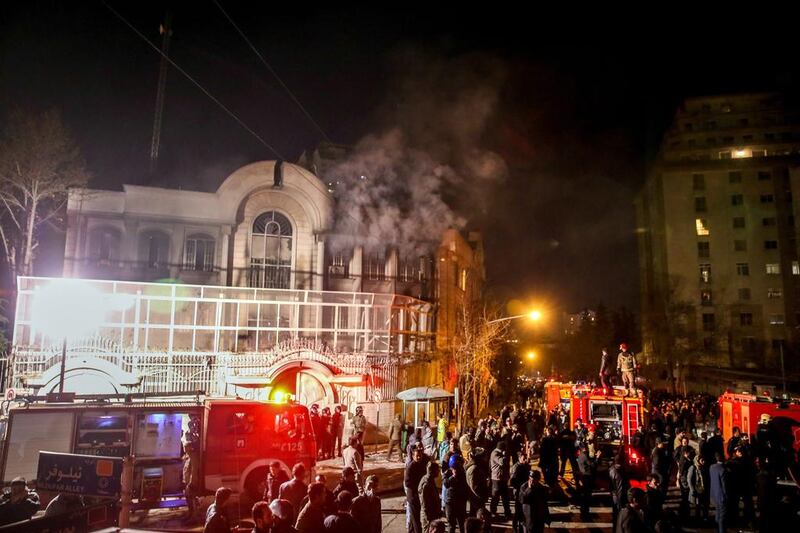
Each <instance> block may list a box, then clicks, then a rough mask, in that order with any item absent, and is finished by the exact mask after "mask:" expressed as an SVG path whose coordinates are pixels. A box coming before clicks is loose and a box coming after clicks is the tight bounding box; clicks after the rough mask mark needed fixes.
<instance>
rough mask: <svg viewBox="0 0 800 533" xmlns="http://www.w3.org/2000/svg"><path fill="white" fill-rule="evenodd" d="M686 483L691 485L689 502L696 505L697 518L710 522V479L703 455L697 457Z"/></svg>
mask: <svg viewBox="0 0 800 533" xmlns="http://www.w3.org/2000/svg"><path fill="white" fill-rule="evenodd" d="M686 482H687V483H688V485H689V502H690V503H691V504H692V505H694V508H695V512H696V515H695V516H696V517H697V518H698V519H699V520H704V521H705V520H708V502H709V495H708V491H709V486H710V483H711V481H710V479H709V477H708V465H707V464H706V459H705V457H704V456H703V455H700V454H698V455H696V456H695V458H694V462H693V463H692V466H690V467H689V470H688V472H687V473H686Z"/></svg>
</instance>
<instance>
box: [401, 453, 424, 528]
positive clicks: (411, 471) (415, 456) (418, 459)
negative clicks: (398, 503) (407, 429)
mask: <svg viewBox="0 0 800 533" xmlns="http://www.w3.org/2000/svg"><path fill="white" fill-rule="evenodd" d="M418 444H419V445H418V446H417V445H415V447H414V448H413V450H412V452H411V457H412V460H411V462H410V463H409V464H408V465H407V466H406V470H405V473H404V475H403V488H404V489H405V492H406V523H407V525H408V530H409V531H410V532H413V533H423V530H422V523H421V521H420V512H421V509H420V506H421V503H420V497H419V482H420V481H421V480H422V478H423V476H425V473H426V472H427V464H428V462H429V459H428V456H427V455H425V451H424V450H423V447H422V443H418Z"/></svg>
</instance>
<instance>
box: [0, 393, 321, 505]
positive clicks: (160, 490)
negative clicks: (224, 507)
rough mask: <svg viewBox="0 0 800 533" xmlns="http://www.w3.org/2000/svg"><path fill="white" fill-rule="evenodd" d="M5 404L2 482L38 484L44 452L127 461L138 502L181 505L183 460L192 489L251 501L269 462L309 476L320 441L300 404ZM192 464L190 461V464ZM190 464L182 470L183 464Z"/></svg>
mask: <svg viewBox="0 0 800 533" xmlns="http://www.w3.org/2000/svg"><path fill="white" fill-rule="evenodd" d="M41 400H42V399H36V400H33V401H22V402H14V404H13V405H10V406H9V405H8V402H6V405H5V406H4V407H5V409H4V419H5V420H4V422H5V428H4V429H5V431H3V432H2V433H0V438H2V439H3V440H2V456H0V457H2V464H0V479H2V480H3V481H4V482H6V483H7V482H9V481H10V480H11V479H13V478H14V477H16V476H24V477H25V478H26V479H29V480H30V479H36V470H37V464H38V456H39V451H40V450H45V451H51V452H65V453H78V454H85V455H101V456H114V457H133V461H134V463H133V464H134V468H133V484H132V486H133V500H134V506H136V507H141V508H147V507H159V506H175V505H181V504H182V503H183V502H182V497H183V470H184V465H185V461H186V457H187V456H188V457H190V458H192V460H194V461H195V464H194V465H192V468H191V471H192V474H193V477H194V479H195V480H198V481H199V482H198V481H195V482H194V483H193V486H194V487H195V490H196V491H197V492H198V493H199V494H202V493H211V492H213V491H214V490H216V489H217V488H218V487H221V486H226V487H229V488H231V489H232V490H234V491H235V492H239V493H248V495H249V496H250V497H253V498H257V497H260V496H261V494H262V493H263V483H264V481H265V479H266V476H267V470H268V468H269V466H268V465H269V464H270V463H271V462H273V461H278V462H279V463H280V464H281V467H282V468H283V469H284V470H286V472H287V474H288V473H289V472H291V468H292V466H293V465H294V464H295V463H298V462H301V463H303V464H305V466H306V468H307V469H308V470H309V471H311V469H313V468H314V466H315V458H316V456H317V453H316V444H315V442H314V435H313V432H312V428H311V424H310V421H309V417H308V410H307V408H306V407H305V406H303V405H300V404H295V403H279V402H260V401H250V400H239V399H206V398H203V397H201V396H197V397H194V398H188V397H183V398H176V397H171V398H150V397H148V398H147V399H146V400H145V399H133V398H131V397H130V396H129V397H128V401H119V400H117V399H116V398H113V399H112V398H110V397H105V398H103V397H99V396H94V397H91V398H88V397H87V398H81V397H78V398H76V400H75V401H74V402H71V403H47V402H45V401H41ZM195 458H196V460H195ZM187 466H188V465H187Z"/></svg>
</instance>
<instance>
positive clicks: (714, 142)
mask: <svg viewBox="0 0 800 533" xmlns="http://www.w3.org/2000/svg"><path fill="white" fill-rule="evenodd" d="M706 144H707V145H708V146H716V145H717V138H716V137H709V138H707V139H706Z"/></svg>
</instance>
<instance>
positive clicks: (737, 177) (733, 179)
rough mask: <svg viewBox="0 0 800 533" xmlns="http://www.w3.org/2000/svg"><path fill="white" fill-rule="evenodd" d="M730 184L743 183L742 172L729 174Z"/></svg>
mask: <svg viewBox="0 0 800 533" xmlns="http://www.w3.org/2000/svg"><path fill="white" fill-rule="evenodd" d="M728 182H729V183H741V182H742V173H741V172H728Z"/></svg>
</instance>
